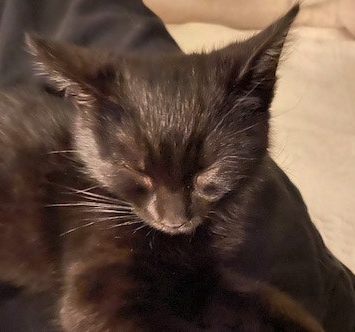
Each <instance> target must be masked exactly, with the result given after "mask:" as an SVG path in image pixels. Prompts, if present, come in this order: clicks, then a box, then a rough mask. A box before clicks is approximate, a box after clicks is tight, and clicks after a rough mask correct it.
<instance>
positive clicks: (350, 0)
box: [144, 0, 355, 38]
mask: <svg viewBox="0 0 355 332" xmlns="http://www.w3.org/2000/svg"><path fill="white" fill-rule="evenodd" d="M144 2H145V3H146V4H147V5H148V6H149V7H150V8H152V9H153V11H154V12H155V13H156V14H158V15H159V16H160V17H161V18H162V19H163V20H164V21H165V22H166V23H185V22H192V21H193V22H206V23H217V24H223V25H227V26H230V27H232V28H238V29H240V28H241V29H259V28H262V27H264V26H266V25H267V24H270V23H271V22H272V21H273V20H275V19H276V18H277V17H278V16H280V15H282V14H283V13H284V12H286V10H287V9H288V8H290V7H291V5H292V4H293V3H295V2H301V4H302V11H301V13H300V14H299V15H298V18H297V19H296V24H297V25H302V26H313V27H332V28H338V29H344V30H346V31H347V32H348V33H350V34H352V36H353V38H355V1H354V0H302V1H297V0H194V1H191V0H179V1H175V0H144Z"/></svg>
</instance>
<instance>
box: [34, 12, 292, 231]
mask: <svg viewBox="0 0 355 332" xmlns="http://www.w3.org/2000/svg"><path fill="white" fill-rule="evenodd" d="M297 12H298V6H295V7H294V8H293V9H291V10H290V11H289V12H288V13H287V14H286V15H285V16H284V17H282V18H281V19H279V20H278V21H277V22H276V23H274V24H273V25H271V26H270V27H268V28H267V29H266V30H264V31H262V32H260V33H259V34H257V35H255V36H254V37H252V38H250V39H248V40H246V41H244V42H241V43H234V44H231V45H229V46H227V47H225V48H224V49H221V50H218V51H213V52H211V53H209V54H191V55H183V54H179V53H177V54H162V55H160V56H159V57H152V58H139V57H132V56H125V55H116V54H112V53H110V52H107V51H97V50H90V49H84V48H79V47H76V46H73V45H67V44H61V43H57V42H49V41H45V40H42V39H39V38H34V37H28V38H27V39H28V44H29V46H30V49H31V52H32V53H33V54H34V55H35V59H36V64H37V68H38V70H39V72H40V73H41V74H43V75H45V76H46V77H47V78H48V80H49V82H51V83H52V84H54V86H55V87H56V88H57V89H60V90H63V91H64V92H65V94H66V95H67V96H71V98H72V100H73V102H74V103H75V104H76V106H77V109H78V114H77V119H76V123H75V132H74V133H73V135H74V140H75V144H76V148H77V150H78V154H79V155H80V157H81V159H82V161H83V162H84V165H85V167H86V168H87V171H88V172H89V174H90V175H91V176H92V177H93V178H94V179H96V180H97V181H98V182H99V183H100V184H101V185H102V186H104V187H106V188H107V189H108V190H109V191H110V192H111V193H112V194H114V195H117V196H118V197H120V198H122V199H124V200H126V201H127V202H129V203H130V204H131V205H132V206H133V208H134V211H135V212H136V214H137V215H138V216H139V217H141V218H142V219H143V220H144V221H145V222H146V223H147V224H149V225H150V226H152V227H154V228H156V229H159V230H162V231H164V232H167V233H170V234H179V233H189V232H191V231H192V230H194V229H195V228H196V227H197V226H198V225H199V224H200V223H201V222H202V220H203V219H204V217H205V216H206V215H207V213H208V212H209V211H211V209H216V206H218V205H217V204H216V203H217V202H219V201H220V200H222V199H224V198H225V197H227V196H230V195H238V192H239V191H240V190H241V188H242V187H243V186H244V185H246V183H247V182H248V179H250V177H252V176H253V173H254V172H255V171H256V170H257V168H258V166H259V165H260V164H261V163H262V160H263V158H264V157H265V155H266V154H267V147H268V120H269V106H270V103H271V101H272V98H273V94H274V86H275V82H276V69H277V65H278V61H279V57H280V53H281V50H282V47H283V44H284V42H285V38H286V35H287V33H288V30H289V27H290V25H291V23H292V22H293V20H294V18H295V16H296V14H297Z"/></svg>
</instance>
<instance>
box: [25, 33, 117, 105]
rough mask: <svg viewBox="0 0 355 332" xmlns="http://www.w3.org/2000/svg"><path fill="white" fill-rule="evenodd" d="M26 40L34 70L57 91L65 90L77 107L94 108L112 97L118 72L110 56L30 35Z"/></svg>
mask: <svg viewBox="0 0 355 332" xmlns="http://www.w3.org/2000/svg"><path fill="white" fill-rule="evenodd" d="M25 38H26V44H27V46H28V49H29V52H30V53H31V54H32V55H33V56H34V64H35V70H36V71H37V73H38V74H39V75H41V76H44V77H45V78H46V79H47V80H48V81H49V83H50V84H51V85H53V86H54V88H55V89H56V90H59V91H62V90H64V91H65V94H66V95H71V96H73V97H74V99H75V101H76V103H77V104H79V105H86V106H90V105H92V103H93V102H94V101H95V100H97V98H99V97H100V96H103V95H105V96H106V97H109V95H110V94H109V92H110V89H111V88H112V84H114V82H115V81H116V70H115V68H114V66H113V62H112V61H110V54H109V53H105V52H104V51H102V52H101V51H100V52H99V53H98V52H95V51H93V50H90V49H86V48H83V47H79V46H75V45H70V44H65V43H60V42H55V41H47V40H45V39H42V38H39V37H36V36H31V35H26V37H25Z"/></svg>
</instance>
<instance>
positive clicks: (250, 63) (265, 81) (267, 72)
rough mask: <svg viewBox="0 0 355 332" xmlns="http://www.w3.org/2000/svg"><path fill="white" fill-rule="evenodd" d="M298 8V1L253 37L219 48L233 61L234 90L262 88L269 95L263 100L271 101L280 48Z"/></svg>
mask: <svg viewBox="0 0 355 332" xmlns="http://www.w3.org/2000/svg"><path fill="white" fill-rule="evenodd" d="M298 12H299V4H296V5H295V6H294V7H292V8H291V9H290V10H289V12H288V13H286V15H284V16H283V17H281V18H280V19H278V20H277V21H276V22H274V23H273V24H271V25H270V26H269V27H268V28H266V29H265V30H263V31H261V32H260V33H258V34H257V35H255V36H254V37H252V38H250V39H247V40H246V41H244V42H241V43H235V44H232V45H229V46H227V47H225V48H224V49H222V50H220V51H217V53H219V56H220V57H221V58H222V59H228V61H227V62H228V63H230V67H229V69H228V71H229V75H230V76H229V78H227V79H228V82H227V83H228V85H229V87H230V89H231V90H233V89H234V88H235V87H236V86H239V87H242V88H246V90H249V91H250V90H251V89H252V91H254V90H261V91H263V98H265V99H268V100H264V101H266V102H267V103H270V102H271V99H272V97H273V88H274V85H275V82H276V69H277V66H278V63H279V59H280V55H281V51H282V49H283V46H284V43H285V40H286V37H287V34H288V32H289V29H290V26H291V25H292V23H293V21H294V19H295V17H296V16H297V14H298ZM227 75H228V73H227ZM245 85H249V86H247V87H245Z"/></svg>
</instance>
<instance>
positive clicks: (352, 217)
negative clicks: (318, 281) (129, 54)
mask: <svg viewBox="0 0 355 332" xmlns="http://www.w3.org/2000/svg"><path fill="white" fill-rule="evenodd" d="M224 1H226V2H229V3H232V2H231V1H230V0H220V2H219V3H220V4H221V3H223V2H224ZM253 1H255V0H253ZM275 1H276V0H274V2H275ZM145 2H146V3H147V4H148V5H149V4H150V3H151V7H152V8H153V9H155V11H157V12H159V10H157V8H159V5H161V6H162V7H163V8H165V9H164V10H165V11H167V10H168V9H169V6H168V5H169V1H165V2H164V1H163V0H161V1H159V0H146V1H145ZM198 2H203V1H202V0H200V1H198ZM204 2H206V3H212V2H214V1H213V0H205V1H204ZM242 2H243V1H242ZM276 2H278V1H276ZM279 2H280V3H281V2H282V1H281V0H280V1H279ZM287 2H290V1H287ZM305 2H306V3H307V1H305ZM309 2H310V1H308V3H309ZM311 2H312V1H311ZM325 2H326V1H313V4H315V5H317V4H318V5H327V6H330V5H331V6H333V7H327V10H329V11H330V9H329V8H333V11H335V10H336V9H337V8H338V4H336V3H334V1H328V2H329V3H328V4H326V3H325ZM345 2H347V1H343V2H342V3H345ZM183 3H186V1H182V2H181V3H180V6H181V5H182V4H183ZM190 3H191V2H190ZM234 3H235V4H237V3H238V1H237V0H236V1H235V2H234ZM170 4H171V8H172V9H171V10H172V11H173V10H174V8H175V7H174V5H173V2H170ZM175 4H176V2H175ZM153 5H154V6H155V7H154V6H153ZM238 5H240V4H238ZM350 5H351V6H352V5H354V12H353V13H354V15H355V2H352V3H351V4H350ZM157 6H158V7H157ZM280 6H281V5H280ZM281 7H282V6H281ZM281 7H280V8H281ZM211 8H212V7H211ZM255 8H256V9H255V11H257V7H255ZM324 8H325V7H323V9H324ZM339 8H340V2H339ZM282 9H284V8H283V7H282ZM316 9H317V8H316ZM189 10H190V12H189V13H188V15H190V16H191V17H199V16H198V15H200V14H199V12H198V10H199V8H198V6H195V7H194V8H193V9H191V8H189ZM220 10H221V9H220ZM230 10H231V9H230V8H229V9H228V7H227V6H225V7H224V11H225V13H226V16H228V15H229V13H228V11H229V12H230ZM318 10H319V7H318ZM193 11H197V12H195V13H194V12H193ZM204 11H205V12H206V11H207V12H208V10H207V9H206V8H205V9H204ZM345 12H346V11H345ZM177 13H178V12H177ZM270 13H271V14H272V15H274V14H275V9H273V10H272V11H271V12H270ZM319 13H320V14H321V12H319ZM329 13H332V11H330V12H329ZM329 13H328V14H329ZM323 14H324V12H322V15H323ZM169 15H171V16H173V15H174V12H172V13H170V14H169ZM176 15H177V14H176ZM210 15H212V14H210ZM250 15H251V16H252V17H253V15H252V14H250ZM312 15H313V20H314V22H316V21H317V18H316V16H317V11H314V12H313V14H312ZM312 15H311V16H310V17H312ZM334 15H335V14H334ZM185 16H186V15H185ZM348 16H349V15H348ZM337 17H338V16H337ZM318 18H319V21H322V20H323V21H322V22H323V23H324V17H321V16H319V17H318ZM184 20H185V21H186V19H184ZM184 20H181V21H184ZM201 20H202V19H201ZM244 20H245V18H244ZM223 21H224V18H223V17H221V22H222V23H223ZM235 21H236V24H235V25H237V22H238V20H237V18H236V19H235ZM329 22H330V21H329ZM340 22H342V21H340V19H339V17H338V18H337V20H335V21H333V23H334V24H333V23H332V24H330V23H329V24H320V25H319V26H317V25H316V24H314V25H316V26H313V27H309V26H308V27H304V26H302V24H299V26H298V27H297V28H296V29H295V30H294V32H293V37H292V42H291V43H290V44H289V45H288V47H287V50H286V54H285V56H284V61H283V63H282V64H281V66H280V70H279V76H280V81H279V85H278V89H277V95H276V98H275V100H274V103H273V106H272V135H271V142H272V147H271V151H272V154H273V155H274V157H275V159H276V160H277V161H278V163H279V164H280V165H281V167H282V168H283V169H284V170H285V171H286V173H287V174H288V175H289V176H290V177H291V178H292V180H293V181H294V182H295V183H296V184H297V185H298V187H299V189H300V190H301V192H302V194H303V196H304V199H305V201H306V202H307V204H308V207H309V210H310V213H311V216H312V218H313V221H314V222H315V224H316V225H317V227H318V228H319V230H320V232H321V233H322V235H323V237H324V239H325V242H326V244H327V245H328V246H329V247H330V248H331V250H332V251H333V252H334V253H335V255H336V256H338V257H339V258H340V259H341V260H342V261H343V262H344V263H346V264H347V265H348V266H349V267H350V268H351V269H352V270H353V271H355V245H354V242H355V38H354V39H353V36H352V34H351V33H349V32H351V31H350V30H349V29H348V30H347V31H345V28H344V25H343V24H342V23H340ZM349 22H352V21H351V20H350V21H349ZM354 22H355V16H354ZM338 23H339V24H338ZM229 25H230V24H229ZM308 25H311V24H308ZM349 28H351V27H350V26H349ZM168 29H169V31H170V33H171V34H172V35H173V37H174V38H175V39H176V40H177V41H178V43H179V44H180V46H181V47H182V48H183V50H184V51H186V52H193V51H197V50H200V49H205V50H208V49H211V48H215V47H221V46H223V45H225V44H226V43H228V42H231V41H234V40H236V39H241V38H245V37H246V36H247V35H250V34H251V33H252V31H245V30H236V29H232V28H227V27H226V26H223V25H215V24H211V23H189V24H181V25H180V24H168Z"/></svg>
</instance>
